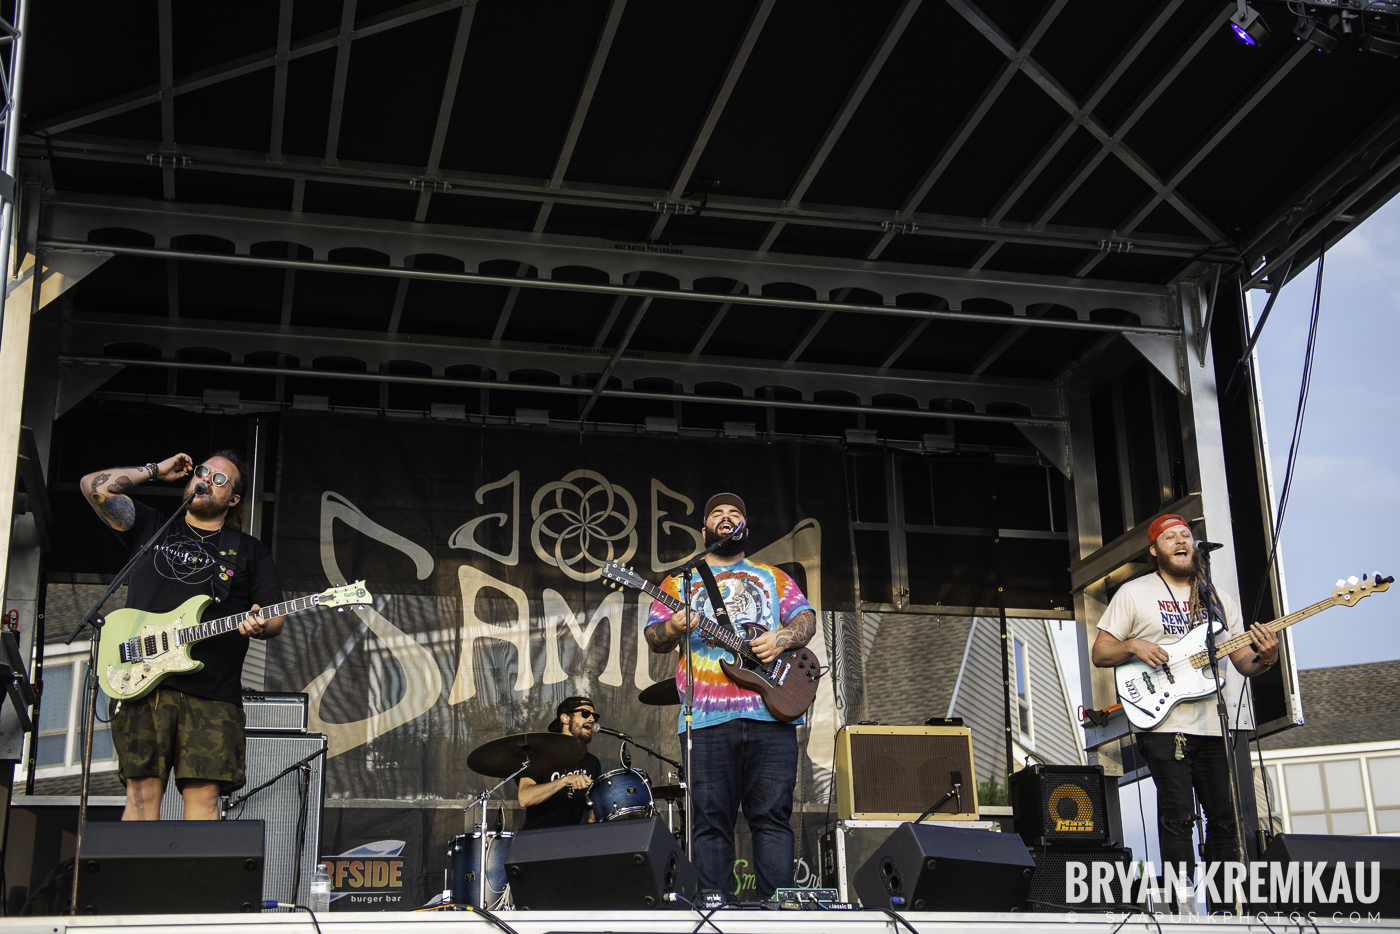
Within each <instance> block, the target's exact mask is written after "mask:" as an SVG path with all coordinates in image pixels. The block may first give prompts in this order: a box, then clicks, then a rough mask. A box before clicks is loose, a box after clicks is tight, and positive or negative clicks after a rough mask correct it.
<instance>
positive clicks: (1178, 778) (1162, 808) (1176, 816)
mask: <svg viewBox="0 0 1400 934" xmlns="http://www.w3.org/2000/svg"><path fill="white" fill-rule="evenodd" d="M1184 735H1185V736H1186V742H1185V743H1184V744H1183V747H1182V753H1183V755H1182V757H1181V758H1180V759H1178V758H1176V736H1177V734H1175V733H1166V732H1164V733H1139V734H1137V736H1136V739H1137V746H1138V752H1140V753H1142V757H1143V758H1144V759H1145V760H1147V767H1148V769H1150V770H1151V772H1152V780H1153V781H1154V782H1155V783H1156V785H1157V831H1158V834H1159V836H1160V838H1161V843H1162V865H1161V866H1159V867H1158V870H1159V871H1160V872H1165V871H1166V870H1165V866H1166V864H1167V863H1173V864H1177V867H1178V869H1179V868H1180V864H1181V863H1185V864H1186V868H1187V870H1188V871H1189V870H1191V868H1192V867H1194V866H1195V864H1196V857H1195V854H1194V853H1192V852H1191V817H1192V815H1193V813H1194V809H1193V808H1192V806H1191V793H1192V790H1193V789H1194V790H1195V794H1196V800H1198V801H1200V802H1201V810H1202V811H1203V812H1205V815H1206V849H1205V859H1206V862H1211V861H1214V860H1235V859H1241V857H1240V856H1237V855H1236V847H1235V815H1234V811H1233V810H1232V808H1231V807H1230V773H1229V771H1228V770H1229V758H1228V754H1227V752H1226V749H1225V742H1224V740H1222V739H1221V738H1220V737H1219V736H1197V735H1195V734H1191V733H1187V734H1184ZM1217 885H1219V883H1217Z"/></svg>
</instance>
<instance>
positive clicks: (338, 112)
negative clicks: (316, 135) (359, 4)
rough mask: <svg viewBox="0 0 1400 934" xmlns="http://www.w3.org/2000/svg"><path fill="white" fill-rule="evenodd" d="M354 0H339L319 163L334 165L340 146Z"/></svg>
mask: <svg viewBox="0 0 1400 934" xmlns="http://www.w3.org/2000/svg"><path fill="white" fill-rule="evenodd" d="M355 3H356V0H341V4H342V5H341V8H340V32H339V33H338V34H337V35H336V46H337V48H336V50H335V79H334V83H333V84H332V85H331V105H330V121H329V122H328V124H327V126H326V154H325V156H324V157H323V158H322V160H321V164H322V165H324V166H328V167H334V166H335V164H336V158H335V157H336V150H337V149H339V148H340V121H341V119H342V118H343V117H344V116H345V81H346V78H347V77H348V76H349V74H350V46H351V43H352V41H353V40H354V36H355Z"/></svg>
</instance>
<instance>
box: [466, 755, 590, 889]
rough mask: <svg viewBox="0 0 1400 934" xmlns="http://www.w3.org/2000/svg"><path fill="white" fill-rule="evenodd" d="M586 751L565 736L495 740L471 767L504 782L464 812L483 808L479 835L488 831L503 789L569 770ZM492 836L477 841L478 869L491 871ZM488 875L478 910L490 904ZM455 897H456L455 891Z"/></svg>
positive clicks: (479, 876)
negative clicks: (492, 809) (516, 780)
mask: <svg viewBox="0 0 1400 934" xmlns="http://www.w3.org/2000/svg"><path fill="white" fill-rule="evenodd" d="M584 749H585V747H584V744H583V740H581V739H579V738H578V737H576V736H566V735H564V734H562V733H515V734H512V735H510V736H502V737H501V738H500V739H493V740H491V742H489V743H483V744H482V745H480V746H478V747H476V748H475V749H473V750H472V751H471V753H470V754H469V755H468V756H467V766H468V768H470V769H472V771H474V772H479V773H481V774H482V775H489V776H490V777H492V778H500V779H501V780H500V781H499V782H497V783H496V785H495V786H493V787H491V788H489V789H487V790H486V791H483V792H482V793H481V794H479V795H477V796H476V797H475V798H474V799H472V802H471V803H470V804H468V805H467V806H466V807H465V808H463V810H464V811H471V810H472V809H473V808H475V807H476V806H477V805H480V806H481V823H480V824H479V825H477V828H478V831H485V829H486V826H487V822H488V821H489V819H490V818H489V813H488V808H489V804H490V800H491V796H492V795H493V794H495V793H496V792H497V791H499V790H500V789H501V786H503V785H505V783H506V782H508V781H510V780H511V779H513V778H519V777H520V776H521V775H530V776H533V775H537V774H541V773H548V772H552V771H555V770H559V769H567V768H568V767H569V766H571V765H573V764H574V763H576V762H578V761H579V760H580V759H582V758H583V753H584ZM491 836H492V835H491V834H487V833H484V832H480V833H479V835H478V836H477V838H476V839H477V840H478V845H477V847H476V850H477V860H476V865H477V866H478V867H489V864H488V862H487V846H486V845H487V842H488V841H489V839H490V837H491ZM502 867H503V868H502V871H503V872H504V854H503V855H502ZM487 874H488V873H487V872H486V871H480V870H478V871H477V873H476V883H477V885H476V891H477V902H476V904H477V905H478V906H481V905H485V904H487V901H486V887H487V886H486V877H487ZM453 895H454V896H455V895H456V892H455V891H454V892H453Z"/></svg>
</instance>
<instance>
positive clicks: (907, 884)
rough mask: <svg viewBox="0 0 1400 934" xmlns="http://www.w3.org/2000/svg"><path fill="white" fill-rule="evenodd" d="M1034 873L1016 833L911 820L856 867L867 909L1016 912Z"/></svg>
mask: <svg viewBox="0 0 1400 934" xmlns="http://www.w3.org/2000/svg"><path fill="white" fill-rule="evenodd" d="M1034 874H1035V863H1034V862H1033V861H1032V860H1031V857H1030V854H1028V853H1027V852H1026V846H1025V844H1024V843H1022V842H1021V838H1020V837H1018V836H1016V835H1015V834H1009V833H996V832H995V831H989V830H963V829H962V828H959V827H941V826H939V825H937V824H922V823H921V824H913V823H910V824H905V825H903V826H902V827H900V828H899V829H898V830H896V831H895V832H894V833H892V834H890V838H889V839H888V840H886V841H885V845H884V846H882V847H880V849H879V850H877V851H876V852H875V855H874V856H872V857H870V859H869V860H867V861H866V863H865V865H864V866H861V867H860V869H858V870H856V895H857V896H859V898H860V903H861V905H863V906H864V907H866V908H894V909H897V910H903V911H910V910H912V911H1018V910H1020V908H1021V906H1022V905H1023V904H1024V903H1025V901H1026V896H1027V894H1028V893H1029V892H1030V886H1031V877H1032V876H1033V875H1034Z"/></svg>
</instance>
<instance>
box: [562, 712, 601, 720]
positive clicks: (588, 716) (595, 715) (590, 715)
mask: <svg viewBox="0 0 1400 934" xmlns="http://www.w3.org/2000/svg"><path fill="white" fill-rule="evenodd" d="M569 713H576V714H578V715H579V716H580V717H583V718H584V719H585V720H595V721H596V720H597V719H598V713H597V711H593V710H570V711H569Z"/></svg>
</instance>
